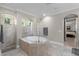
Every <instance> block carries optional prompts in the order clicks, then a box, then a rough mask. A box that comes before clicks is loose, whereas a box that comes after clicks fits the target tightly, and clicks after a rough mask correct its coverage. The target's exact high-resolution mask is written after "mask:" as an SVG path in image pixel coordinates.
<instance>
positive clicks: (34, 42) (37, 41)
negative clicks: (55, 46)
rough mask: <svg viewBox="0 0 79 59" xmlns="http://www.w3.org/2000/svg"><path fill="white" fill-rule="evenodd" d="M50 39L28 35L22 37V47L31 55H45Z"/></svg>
mask: <svg viewBox="0 0 79 59" xmlns="http://www.w3.org/2000/svg"><path fill="white" fill-rule="evenodd" d="M47 42H48V39H46V38H45V37H40V36H28V37H24V38H21V39H20V48H21V49H22V50H23V51H24V52H26V53H27V55H30V56H42V55H43V56H44V55H47V54H48V52H47V50H48V45H47Z"/></svg>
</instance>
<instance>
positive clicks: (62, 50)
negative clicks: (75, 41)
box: [2, 44, 76, 56]
mask: <svg viewBox="0 0 79 59" xmlns="http://www.w3.org/2000/svg"><path fill="white" fill-rule="evenodd" d="M48 49H49V51H48V55H43V56H76V55H74V54H72V52H71V48H66V47H64V46H59V45H55V44H49V46H48ZM2 56H27V54H26V53H25V52H24V51H22V50H21V49H20V48H17V49H14V50H11V51H8V52H5V53H3V54H2ZM40 56H41V55H40Z"/></svg>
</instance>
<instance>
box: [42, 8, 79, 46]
mask: <svg viewBox="0 0 79 59" xmlns="http://www.w3.org/2000/svg"><path fill="white" fill-rule="evenodd" d="M68 14H77V15H78V16H79V9H74V10H70V11H66V12H63V13H60V14H56V15H54V16H52V19H50V20H47V22H45V21H43V19H42V21H41V27H46V26H47V27H48V28H49V30H48V31H49V32H48V34H49V35H48V39H49V40H51V41H54V42H57V43H59V44H62V45H64V17H65V16H67V15H68ZM77 21H79V18H78V19H77ZM78 24H79V23H78V22H77V28H78V27H79V26H78ZM78 32H79V30H78V29H77V34H78Z"/></svg>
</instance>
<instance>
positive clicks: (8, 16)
mask: <svg viewBox="0 0 79 59" xmlns="http://www.w3.org/2000/svg"><path fill="white" fill-rule="evenodd" d="M77 55H79V3H0V56H77Z"/></svg>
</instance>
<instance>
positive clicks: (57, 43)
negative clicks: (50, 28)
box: [49, 41, 64, 46]
mask: <svg viewBox="0 0 79 59" xmlns="http://www.w3.org/2000/svg"><path fill="white" fill-rule="evenodd" d="M49 42H50V43H53V44H56V45H60V46H64V44H63V43H60V42H55V41H49Z"/></svg>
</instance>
